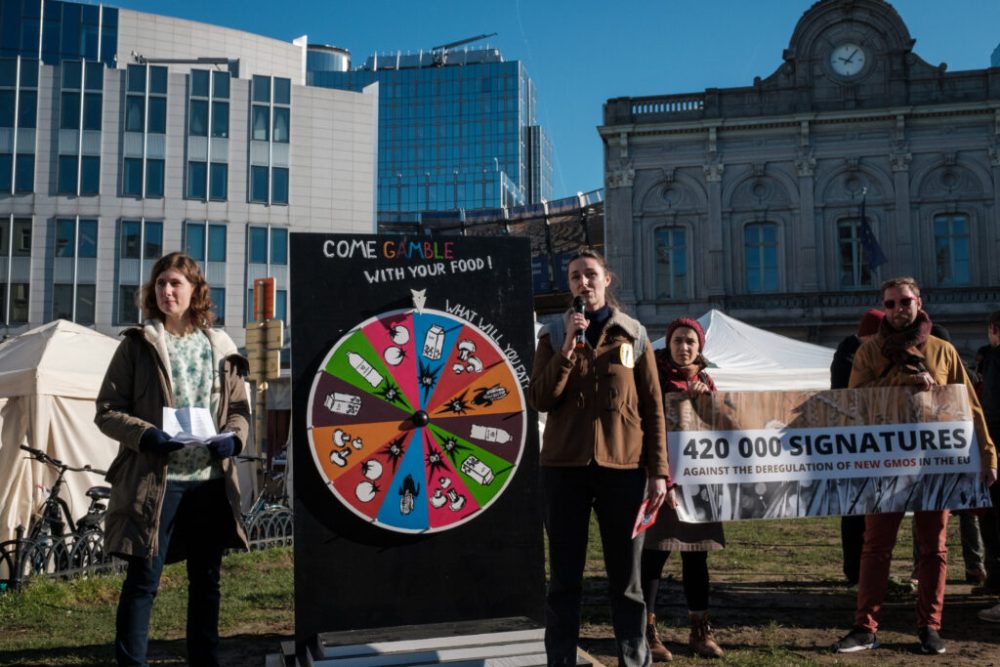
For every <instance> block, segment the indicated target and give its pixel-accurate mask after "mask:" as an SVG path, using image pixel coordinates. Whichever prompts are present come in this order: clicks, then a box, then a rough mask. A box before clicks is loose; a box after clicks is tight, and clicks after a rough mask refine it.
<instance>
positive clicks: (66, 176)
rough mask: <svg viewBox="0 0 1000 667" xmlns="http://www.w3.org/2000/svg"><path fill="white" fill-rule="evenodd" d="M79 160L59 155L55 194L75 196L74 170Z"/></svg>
mask: <svg viewBox="0 0 1000 667" xmlns="http://www.w3.org/2000/svg"><path fill="white" fill-rule="evenodd" d="M78 163H79V158H77V156H76V155H60V156H59V169H58V174H57V175H56V193H57V194H61V195H75V194H76V168H77V165H78Z"/></svg>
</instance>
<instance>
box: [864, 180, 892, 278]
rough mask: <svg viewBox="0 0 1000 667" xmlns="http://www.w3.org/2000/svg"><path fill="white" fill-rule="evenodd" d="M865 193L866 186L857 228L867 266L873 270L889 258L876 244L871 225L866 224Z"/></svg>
mask: <svg viewBox="0 0 1000 667" xmlns="http://www.w3.org/2000/svg"><path fill="white" fill-rule="evenodd" d="M866 194H867V188H865V192H864V193H863V194H862V195H861V216H860V217H861V229H860V230H859V235H860V239H859V240H860V241H861V249H862V250H863V251H864V253H865V256H866V257H867V258H868V266H869V267H870V268H871V269H872V271H874V270H875V269H877V268H878V267H880V266H882V265H883V264H885V263H886V262H888V261H889V259H888V258H887V257H886V256H885V253H884V252H882V246H880V245H879V244H878V239H876V238H875V232H873V231H872V228H871V225H869V224H868V217H867V216H866V215H865V195H866Z"/></svg>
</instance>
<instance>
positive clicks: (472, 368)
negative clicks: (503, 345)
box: [465, 357, 483, 373]
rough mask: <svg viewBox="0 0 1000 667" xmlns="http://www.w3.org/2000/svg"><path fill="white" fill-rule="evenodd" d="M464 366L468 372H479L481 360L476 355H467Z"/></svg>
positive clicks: (481, 364) (481, 367)
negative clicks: (466, 362) (466, 361)
mask: <svg viewBox="0 0 1000 667" xmlns="http://www.w3.org/2000/svg"><path fill="white" fill-rule="evenodd" d="M465 368H466V370H467V371H469V372H470V373H480V372H482V370H483V362H481V361H479V359H477V358H476V357H469V359H468V364H467V365H466V367H465Z"/></svg>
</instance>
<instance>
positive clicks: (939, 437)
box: [667, 421, 980, 485]
mask: <svg viewBox="0 0 1000 667" xmlns="http://www.w3.org/2000/svg"><path fill="white" fill-rule="evenodd" d="M667 448H668V451H669V452H670V475H671V477H672V478H673V480H674V483H675V484H680V485H691V484H725V483H741V484H743V483H752V482H788V481H802V480H822V479H839V478H850V477H898V476H900V475H926V474H944V473H976V472H979V470H980V466H979V449H978V444H977V443H976V436H975V432H974V430H973V428H972V422H969V421H965V422H931V423H925V424H881V425H878V426H845V427H825V428H778V429H749V430H740V431H680V432H673V433H668V434H667Z"/></svg>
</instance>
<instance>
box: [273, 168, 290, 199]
mask: <svg viewBox="0 0 1000 667" xmlns="http://www.w3.org/2000/svg"><path fill="white" fill-rule="evenodd" d="M271 203H272V204H287V203H288V169H285V168H283V167H274V168H272V169H271Z"/></svg>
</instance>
